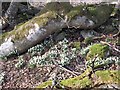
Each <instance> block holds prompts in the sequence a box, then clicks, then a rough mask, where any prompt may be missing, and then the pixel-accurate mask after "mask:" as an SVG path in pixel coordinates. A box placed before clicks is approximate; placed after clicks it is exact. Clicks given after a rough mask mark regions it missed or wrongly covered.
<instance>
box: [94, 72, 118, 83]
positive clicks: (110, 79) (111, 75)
mask: <svg viewBox="0 0 120 90" xmlns="http://www.w3.org/2000/svg"><path fill="white" fill-rule="evenodd" d="M95 74H96V75H97V77H98V78H99V79H100V80H99V81H100V82H101V83H115V84H119V81H120V71H119V70H103V71H97V72H95Z"/></svg>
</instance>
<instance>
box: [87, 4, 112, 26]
mask: <svg viewBox="0 0 120 90" xmlns="http://www.w3.org/2000/svg"><path fill="white" fill-rule="evenodd" d="M87 9H88V11H87V12H88V14H87V16H88V18H90V19H91V20H92V21H94V22H95V23H96V25H97V26H99V25H101V24H102V23H104V22H105V21H106V20H107V19H108V18H109V17H110V14H111V13H112V11H113V10H114V5H107V4H101V5H90V6H88V7H87Z"/></svg>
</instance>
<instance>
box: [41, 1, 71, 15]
mask: <svg viewBox="0 0 120 90" xmlns="http://www.w3.org/2000/svg"><path fill="white" fill-rule="evenodd" d="M71 8H72V5H71V4H70V3H69V2H59V3H58V2H50V3H47V4H46V5H45V8H44V9H43V10H42V11H41V12H40V13H39V14H43V13H45V12H48V11H54V12H56V13H57V14H59V15H60V16H61V15H62V14H63V15H65V14H66V13H68V12H69V11H70V10H71Z"/></svg>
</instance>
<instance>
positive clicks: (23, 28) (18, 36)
mask: <svg viewBox="0 0 120 90" xmlns="http://www.w3.org/2000/svg"><path fill="white" fill-rule="evenodd" d="M52 18H56V13H54V12H52V11H50V12H46V13H44V14H42V15H40V16H37V17H35V18H33V19H31V20H30V21H28V22H26V23H24V24H19V25H17V26H16V27H15V28H14V30H12V31H10V32H7V33H4V34H2V35H1V37H2V39H3V41H4V40H5V38H9V37H11V36H12V39H13V41H17V40H22V39H23V38H25V35H28V34H29V30H30V29H31V28H34V23H37V24H38V25H39V26H44V25H46V24H47V22H49V20H51V19H52ZM1 37H0V38H1Z"/></svg>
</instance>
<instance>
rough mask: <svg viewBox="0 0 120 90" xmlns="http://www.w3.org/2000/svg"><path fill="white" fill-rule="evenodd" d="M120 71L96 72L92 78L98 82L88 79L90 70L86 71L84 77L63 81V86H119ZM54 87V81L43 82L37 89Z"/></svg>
mask: <svg viewBox="0 0 120 90" xmlns="http://www.w3.org/2000/svg"><path fill="white" fill-rule="evenodd" d="M119 73H120V71H118V70H103V71H96V72H95V74H92V75H91V76H92V77H93V78H94V77H96V80H97V81H96V82H97V83H96V82H94V81H92V79H90V78H89V77H88V74H89V70H86V71H85V72H84V73H83V74H82V75H80V76H77V77H75V78H70V79H66V80H62V81H61V85H63V86H65V87H69V88H87V87H88V88H90V87H94V85H95V84H98V85H100V84H119V80H120V76H119ZM51 85H52V81H47V82H43V83H42V84H41V85H39V86H37V88H46V87H48V86H51Z"/></svg>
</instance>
